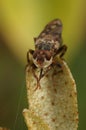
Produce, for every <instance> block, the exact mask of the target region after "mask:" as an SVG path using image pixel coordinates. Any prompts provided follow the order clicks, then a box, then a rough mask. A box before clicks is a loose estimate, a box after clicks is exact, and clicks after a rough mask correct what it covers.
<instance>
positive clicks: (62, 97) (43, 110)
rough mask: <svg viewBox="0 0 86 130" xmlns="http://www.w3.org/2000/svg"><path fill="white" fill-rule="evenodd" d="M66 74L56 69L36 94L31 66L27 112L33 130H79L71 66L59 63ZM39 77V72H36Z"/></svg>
mask: <svg viewBox="0 0 86 130" xmlns="http://www.w3.org/2000/svg"><path fill="white" fill-rule="evenodd" d="M59 62H60V64H61V65H62V71H59V68H58V66H54V67H53V68H52V69H51V70H50V71H49V72H48V73H47V76H45V77H43V78H42V79H41V81H40V85H41V89H37V90H36V91H34V88H35V87H36V79H35V78H34V76H33V74H32V71H31V66H30V65H29V66H28V67H27V70H26V84H27V97H28V104H29V108H28V109H25V110H24V111H23V114H24V117H25V120H26V123H27V126H28V128H30V129H31V130H77V127H78V108H77V91H76V84H75V81H74V79H73V77H72V74H71V72H70V70H69V68H68V66H67V64H66V63H65V62H64V61H62V60H59ZM36 74H37V75H38V74H39V69H37V70H36Z"/></svg>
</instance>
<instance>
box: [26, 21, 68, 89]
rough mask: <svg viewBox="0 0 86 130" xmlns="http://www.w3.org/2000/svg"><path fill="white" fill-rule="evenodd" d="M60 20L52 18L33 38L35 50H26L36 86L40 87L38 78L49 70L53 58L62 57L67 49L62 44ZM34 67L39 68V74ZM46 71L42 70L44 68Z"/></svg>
mask: <svg viewBox="0 0 86 130" xmlns="http://www.w3.org/2000/svg"><path fill="white" fill-rule="evenodd" d="M62 42H63V41H62V22H61V20H60V19H54V20H53V21H51V22H50V23H48V24H47V25H46V26H45V28H44V30H43V31H42V32H41V33H40V34H39V36H38V37H37V38H34V43H35V50H32V49H30V50H29V51H28V52H27V61H28V63H29V62H30V59H29V54H31V55H32V60H33V67H32V71H33V74H34V76H35V78H36V79H37V87H36V89H37V88H41V86H40V83H39V82H40V80H41V78H43V77H44V76H45V74H46V73H47V72H48V71H49V70H50V68H51V66H52V64H53V63H54V58H55V57H56V56H57V55H58V56H59V57H60V58H62V57H63V55H64V54H65V52H66V50H67V46H66V45H62ZM34 67H35V68H36V67H37V68H40V75H39V77H37V75H36V74H35V73H34ZM45 68H46V71H45V72H44V69H45Z"/></svg>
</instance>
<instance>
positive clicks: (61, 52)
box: [58, 45, 67, 57]
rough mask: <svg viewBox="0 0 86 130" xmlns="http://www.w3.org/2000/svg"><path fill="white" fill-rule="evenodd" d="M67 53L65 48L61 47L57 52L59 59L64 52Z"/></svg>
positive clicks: (64, 46)
mask: <svg viewBox="0 0 86 130" xmlns="http://www.w3.org/2000/svg"><path fill="white" fill-rule="evenodd" d="M66 51H67V46H66V45H63V46H62V47H60V48H59V50H58V52H59V53H60V57H62V56H63V55H64V54H65V52H66Z"/></svg>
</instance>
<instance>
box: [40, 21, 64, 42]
mask: <svg viewBox="0 0 86 130" xmlns="http://www.w3.org/2000/svg"><path fill="white" fill-rule="evenodd" d="M61 34H62V22H61V20H59V19H55V20H53V21H51V22H50V23H48V24H47V25H46V26H45V28H44V30H43V31H42V32H41V33H40V35H39V36H38V38H42V39H43V38H45V37H51V38H53V39H55V40H59V38H60V37H61ZM38 38H37V39H38Z"/></svg>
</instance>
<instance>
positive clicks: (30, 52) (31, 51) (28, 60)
mask: <svg viewBox="0 0 86 130" xmlns="http://www.w3.org/2000/svg"><path fill="white" fill-rule="evenodd" d="M33 53H34V50H32V49H30V50H29V51H28V52H27V62H30V58H29V54H31V55H33Z"/></svg>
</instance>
